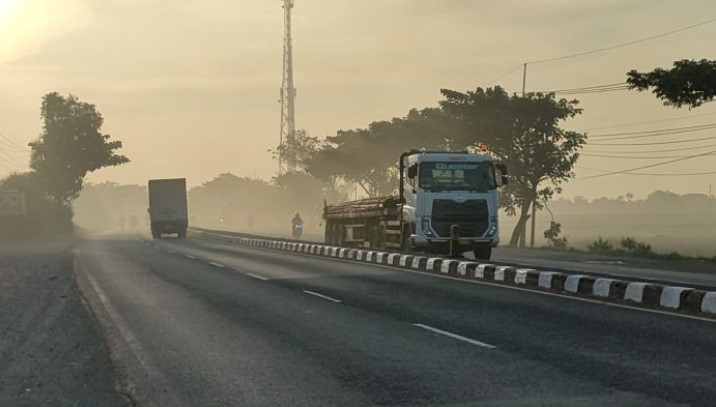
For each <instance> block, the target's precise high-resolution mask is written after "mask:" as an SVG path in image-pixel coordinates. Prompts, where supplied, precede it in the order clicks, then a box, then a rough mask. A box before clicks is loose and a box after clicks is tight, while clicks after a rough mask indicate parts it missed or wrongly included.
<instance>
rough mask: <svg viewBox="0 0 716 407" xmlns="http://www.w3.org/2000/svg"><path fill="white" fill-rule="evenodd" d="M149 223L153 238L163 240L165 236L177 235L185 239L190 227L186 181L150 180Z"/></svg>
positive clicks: (179, 179) (182, 179)
mask: <svg viewBox="0 0 716 407" xmlns="http://www.w3.org/2000/svg"><path fill="white" fill-rule="evenodd" d="M148 189H149V209H148V212H149V222H150V225H151V229H152V237H153V238H155V239H161V237H162V235H164V234H176V235H177V237H179V238H180V239H183V238H185V237H186V231H187V228H188V227H189V213H188V211H187V203H186V179H185V178H174V179H153V180H149V184H148Z"/></svg>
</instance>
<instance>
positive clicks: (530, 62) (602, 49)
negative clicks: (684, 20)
mask: <svg viewBox="0 0 716 407" xmlns="http://www.w3.org/2000/svg"><path fill="white" fill-rule="evenodd" d="M713 22H716V18H712V19H710V20H706V21H702V22H700V23H697V24H693V25H689V26H686V27H682V28H677V29H676V30H672V31H667V32H664V33H661V34H656V35H652V36H649V37H644V38H640V39H637V40H633V41H628V42H623V43H621V44H615V45H610V46H608V47H604V48H597V49H593V50H590V51H584V52H578V53H575V54H569V55H564V56H561V57H555V58H545V59H537V60H534V61H529V62H527V63H528V64H542V63H545V62H554V61H561V60H565V59H571V58H577V57H582V56H587V55H594V54H598V53H601V52H605V51H611V50H613V49H617V48H624V47H628V46H631V45H634V44H638V43H641V42H644V41H650V40H654V39H657V38H661V37H666V36H668V35H672V34H676V33H679V32H682V31H687V30H691V29H693V28H697V27H700V26H702V25H706V24H711V23H713Z"/></svg>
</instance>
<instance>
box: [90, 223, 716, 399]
mask: <svg viewBox="0 0 716 407" xmlns="http://www.w3.org/2000/svg"><path fill="white" fill-rule="evenodd" d="M76 256H77V260H76V262H77V267H78V269H77V270H76V272H77V274H78V276H79V278H80V279H84V280H86V281H85V283H84V284H80V286H81V287H82V289H83V291H84V292H85V295H86V296H87V298H88V301H89V303H90V305H91V306H92V308H93V310H94V311H95V313H96V314H97V315H98V316H99V319H100V321H101V322H102V324H103V326H104V328H105V330H106V331H107V333H108V336H109V343H110V345H111V346H112V347H113V352H114V353H115V354H116V355H120V356H121V357H120V360H121V364H122V365H123V366H122V370H123V371H127V372H129V373H128V376H129V377H128V380H129V381H130V386H129V387H130V388H133V389H134V390H133V391H134V393H135V397H137V399H138V400H139V402H140V403H141V404H144V405H152V404H154V405H202V406H212V405H216V406H221V405H227V406H229V405H230V406H238V405H247V406H276V405H287V406H288V405H290V406H338V405H341V406H351V405H358V406H363V405H391V406H392V405H400V406H423V405H430V406H473V405H486V406H503V405H504V406H507V405H509V406H515V405H517V406H538V405H549V406H574V405H580V406H589V405H593V406H603V405H607V404H608V405H612V406H670V405H708V404H709V403H711V402H713V400H716V376H715V375H714V374H713V373H714V366H716V348H714V346H713V341H714V339H716V324H714V323H713V322H707V321H701V320H696V319H687V318H682V317H676V316H670V315H662V314H657V313H651V312H646V311H638V310H633V309H626V308H618V307H614V306H607V305H603V304H594V303H588V302H583V301H578V300H570V299H565V298H560V297H556V296H550V295H546V294H541V293H534V292H525V291H520V290H515V289H510V288H503V287H495V286H490V285H485V284H472V283H468V282H463V281H454V280H450V279H445V278H440V277H433V276H428V275H424V274H417V273H409V272H406V271H399V270H391V269H388V268H384V267H378V266H371V265H366V264H357V263H351V262H343V261H337V260H328V259H319V258H312V257H308V256H302V255H297V254H289V253H281V252H273V251H264V250H258V249H251V248H245V247H230V246H226V245H222V244H217V243H212V242H206V241H202V240H192V239H188V240H184V241H182V240H170V239H167V240H162V241H156V242H155V241H147V242H142V241H139V240H137V239H136V238H135V237H129V236H125V237H110V238H104V239H97V240H91V241H87V242H85V243H82V244H81V245H79V246H78V247H77V249H76Z"/></svg>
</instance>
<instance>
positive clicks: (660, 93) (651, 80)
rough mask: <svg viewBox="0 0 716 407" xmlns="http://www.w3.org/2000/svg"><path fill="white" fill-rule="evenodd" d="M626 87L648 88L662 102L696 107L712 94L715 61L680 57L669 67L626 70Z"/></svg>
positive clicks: (715, 85)
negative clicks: (647, 70) (643, 70)
mask: <svg viewBox="0 0 716 407" xmlns="http://www.w3.org/2000/svg"><path fill="white" fill-rule="evenodd" d="M627 84H628V85H629V89H635V90H637V91H640V92H642V91H645V90H649V89H652V93H654V94H655V95H656V97H657V98H659V99H661V100H663V101H664V105H666V106H674V107H677V108H680V107H682V106H688V107H689V108H694V107H699V106H701V105H702V104H704V103H707V102H710V101H712V100H713V99H714V97H716V61H709V60H706V59H702V60H700V61H695V60H688V59H683V60H681V61H676V62H674V67H673V68H672V69H668V70H667V69H662V68H656V69H654V70H653V71H651V72H646V73H641V72H637V71H636V70H631V71H629V72H628V73H627Z"/></svg>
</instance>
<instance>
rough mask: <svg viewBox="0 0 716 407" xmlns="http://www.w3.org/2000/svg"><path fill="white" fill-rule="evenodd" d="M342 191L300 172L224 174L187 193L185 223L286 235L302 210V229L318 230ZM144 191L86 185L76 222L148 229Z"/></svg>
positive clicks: (112, 185) (89, 226)
mask: <svg viewBox="0 0 716 407" xmlns="http://www.w3.org/2000/svg"><path fill="white" fill-rule="evenodd" d="M343 194H344V193H342V192H340V191H336V190H334V189H333V188H330V187H328V186H327V185H326V184H324V183H323V182H321V181H319V180H317V179H315V178H313V177H311V176H310V175H308V174H304V173H288V174H284V175H283V176H281V177H278V178H276V179H274V180H273V182H268V181H264V180H260V179H254V178H247V177H238V176H236V175H233V174H230V173H225V174H221V175H218V176H216V177H214V179H212V180H210V181H207V182H204V183H203V184H201V185H199V186H197V187H194V188H191V189H190V190H189V191H188V195H189V196H188V203H189V221H190V224H192V225H194V226H203V227H213V228H223V229H227V230H242V231H251V230H254V231H256V232H276V233H281V232H286V233H288V232H290V224H291V223H290V221H291V218H292V217H293V215H294V214H295V213H296V212H300V213H301V216H302V217H303V219H304V221H305V222H306V228H307V229H309V230H312V232H316V231H318V230H320V224H321V214H322V210H323V200H324V199H326V200H329V201H340V200H342V199H343V196H342V195H343ZM147 206H148V201H147V188H146V186H139V185H118V184H115V183H102V184H88V185H86V186H85V188H84V189H83V191H82V194H81V195H80V197H79V199H77V202H76V204H75V208H76V216H75V221H76V222H77V224H78V225H80V226H82V227H85V228H87V229H91V230H113V229H119V228H122V227H126V228H129V227H131V224H130V219H132V217H135V218H136V219H137V220H138V222H137V226H139V227H145V226H146V216H147Z"/></svg>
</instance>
